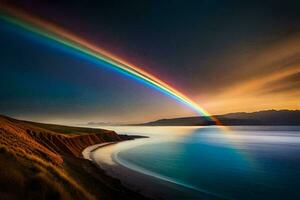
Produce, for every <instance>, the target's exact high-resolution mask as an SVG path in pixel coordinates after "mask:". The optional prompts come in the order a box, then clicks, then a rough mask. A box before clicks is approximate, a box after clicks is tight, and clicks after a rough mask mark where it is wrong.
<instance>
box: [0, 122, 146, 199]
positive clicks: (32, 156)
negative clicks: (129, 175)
mask: <svg viewBox="0 0 300 200" xmlns="http://www.w3.org/2000/svg"><path fill="white" fill-rule="evenodd" d="M124 139H132V138H131V137H129V136H125V135H118V134H116V133H115V132H114V131H109V130H103V129H90V128H80V127H69V126H59V125H52V124H41V123H35V122H28V121H21V120H16V119H13V118H9V117H5V116H0V163H1V165H0V196H1V199H144V197H142V196H140V195H139V194H137V193H135V192H132V191H130V190H128V189H126V188H125V187H123V186H122V185H121V183H120V182H119V181H118V180H117V179H113V178H111V177H109V176H107V175H106V174H105V173H104V171H102V170H101V169H99V168H97V167H96V166H94V165H93V164H92V163H91V162H90V161H88V160H84V159H83V158H82V156H81V152H82V150H83V149H84V148H86V147H87V146H90V145H93V144H96V143H102V142H112V141H121V140H124Z"/></svg>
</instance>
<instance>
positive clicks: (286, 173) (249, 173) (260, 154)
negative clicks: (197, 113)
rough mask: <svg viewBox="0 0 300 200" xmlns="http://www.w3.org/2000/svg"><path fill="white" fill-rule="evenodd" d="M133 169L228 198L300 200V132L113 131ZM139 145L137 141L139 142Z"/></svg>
mask: <svg viewBox="0 0 300 200" xmlns="http://www.w3.org/2000/svg"><path fill="white" fill-rule="evenodd" d="M112 129H114V130H116V131H117V132H118V133H124V134H138V135H147V136H150V138H149V139H144V140H142V142H138V143H136V144H135V145H125V146H126V147H122V148H120V149H119V150H118V151H116V153H115V154H114V157H115V159H116V160H117V162H119V163H121V164H123V165H126V166H127V167H130V168H132V169H135V170H138V171H141V172H144V173H146V174H149V175H153V176H156V177H159V178H162V179H164V180H169V181H171V182H175V183H177V184H179V185H181V186H182V187H188V188H193V189H194V190H195V191H199V192H206V193H208V194H213V195H214V196H218V197H224V198H226V199H300V190H299V189H300V127H262V126H260V127H258V126H244V127H242V126H241V127H235V128H230V129H231V130H223V129H220V128H218V127H113V128H112ZM136 141H138V140H136Z"/></svg>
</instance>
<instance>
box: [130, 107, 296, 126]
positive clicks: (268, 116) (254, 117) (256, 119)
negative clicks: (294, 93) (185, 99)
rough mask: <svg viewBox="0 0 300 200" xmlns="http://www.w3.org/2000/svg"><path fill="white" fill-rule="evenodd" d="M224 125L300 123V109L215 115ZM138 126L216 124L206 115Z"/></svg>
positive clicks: (164, 120) (289, 124) (292, 124)
mask: <svg viewBox="0 0 300 200" xmlns="http://www.w3.org/2000/svg"><path fill="white" fill-rule="evenodd" d="M214 117H216V118H218V119H219V120H220V121H221V122H222V124H223V125H227V126H236V125H272V126H277V125H288V126H296V125H300V110H266V111H259V112H252V113H246V112H238V113H229V114H225V115H214ZM135 125H138V126H208V125H215V123H214V122H213V121H210V120H208V119H207V118H205V117H182V118H172V119H160V120H157V121H152V122H147V123H143V124H135Z"/></svg>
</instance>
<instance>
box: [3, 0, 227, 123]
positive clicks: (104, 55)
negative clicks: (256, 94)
mask: <svg viewBox="0 0 300 200" xmlns="http://www.w3.org/2000/svg"><path fill="white" fill-rule="evenodd" d="M1 8H2V11H3V14H1V18H2V19H4V20H5V21H7V22H9V23H10V24H14V25H16V26H18V27H21V28H23V29H25V30H27V31H30V32H32V33H35V34H38V35H40V36H43V37H44V38H47V39H48V40H51V41H54V42H56V43H57V44H60V45H63V46H64V47H68V48H70V49H72V50H76V51H77V52H78V53H80V54H83V55H85V56H89V57H91V58H93V59H96V60H99V61H101V62H105V63H106V64H109V65H110V66H111V67H113V68H115V69H118V70H120V71H121V72H123V73H126V74H128V75H131V76H133V77H135V78H137V79H139V80H142V81H144V82H146V83H147V84H149V85H151V86H153V87H154V88H155V89H157V90H159V91H160V92H163V93H164V94H166V95H169V96H171V97H173V98H174V99H176V100H178V101H180V102H182V103H184V104H185V105H186V106H188V107H190V108H191V109H193V110H194V111H196V112H197V113H198V115H200V116H203V117H206V118H207V119H208V120H211V121H214V122H215V123H216V124H217V125H221V123H220V121H219V120H218V119H217V118H215V117H213V116H211V115H210V114H209V113H208V112H207V111H206V110H205V109H204V108H202V107H201V106H199V105H198V104H197V103H196V102H194V101H193V100H192V99H191V98H189V97H187V96H186V95H184V94H183V93H182V92H180V91H179V90H177V89H175V88H174V87H172V86H170V85H169V84H167V83H166V82H164V81H162V80H161V79H159V78H157V77H156V76H154V75H152V74H150V73H148V72H146V71H145V70H143V69H141V68H139V67H138V66H135V65H133V64H131V63H129V62H127V61H125V60H123V59H121V58H119V57H117V56H115V55H113V54H111V53H109V52H107V51H105V50H104V49H101V48H100V47H98V46H95V45H93V44H92V43H90V42H89V41H87V40H85V39H83V38H81V37H79V36H77V35H75V34H73V33H70V32H68V31H67V30H64V29H63V28H61V27H58V26H56V25H55V24H53V23H50V22H47V21H43V20H41V19H39V18H37V17H34V16H31V15H28V14H26V13H24V12H22V11H20V10H17V9H15V8H11V7H7V6H6V7H5V6H2V7H0V9H1Z"/></svg>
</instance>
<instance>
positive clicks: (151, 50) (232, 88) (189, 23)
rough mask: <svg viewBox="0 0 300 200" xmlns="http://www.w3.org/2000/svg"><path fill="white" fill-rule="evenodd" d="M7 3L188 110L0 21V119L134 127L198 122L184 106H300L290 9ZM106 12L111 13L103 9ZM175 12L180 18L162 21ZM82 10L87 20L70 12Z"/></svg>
mask: <svg viewBox="0 0 300 200" xmlns="http://www.w3.org/2000/svg"><path fill="white" fill-rule="evenodd" d="M7 4H9V6H12V7H14V8H17V10H16V11H15V12H16V15H18V14H19V15H29V16H31V17H33V18H36V19H37V20H42V21H45V22H47V23H49V24H51V25H55V26H56V27H59V28H62V29H63V30H66V31H68V32H70V33H72V34H75V35H78V36H80V38H82V39H85V40H87V41H88V42H90V43H91V44H93V45H95V46H96V47H99V48H102V49H104V50H105V51H108V52H110V53H112V54H114V55H116V56H117V57H121V58H122V59H124V60H126V61H128V62H130V63H133V64H134V65H136V66H138V67H139V68H140V69H142V70H146V71H147V72H149V73H151V74H153V75H154V76H156V77H157V78H159V81H164V82H166V83H167V85H168V87H169V86H170V87H172V88H175V89H176V90H177V91H179V92H182V93H183V94H185V96H187V97H188V99H191V101H189V100H188V101H187V102H188V103H187V104H186V105H188V106H189V105H192V106H191V107H192V109H191V108H189V107H188V106H185V105H183V104H179V103H178V102H177V101H176V100H174V99H172V98H170V97H168V96H166V95H164V94H162V93H160V92H159V91H156V90H154V89H153V88H152V86H151V87H149V86H148V85H145V84H144V83H142V84H141V82H138V81H136V80H134V79H132V78H128V76H124V75H122V74H120V73H116V72H115V71H114V69H108V68H105V67H103V66H102V65H101V64H99V63H95V62H93V61H92V62H91V60H86V59H82V57H80V56H78V53H76V52H73V51H71V50H69V49H65V48H64V47H62V46H59V45H58V44H55V43H52V42H51V41H48V40H47V39H45V38H42V37H37V36H36V35H35V34H34V33H31V32H28V31H26V30H23V29H22V28H19V27H16V26H14V25H13V24H10V23H7V22H5V21H4V20H1V21H0V28H1V35H0V41H1V43H3V44H4V46H6V48H5V49H2V50H1V54H0V55H1V60H2V67H1V73H2V74H3V77H2V79H1V91H2V93H1V94H0V98H1V99H2V103H1V104H0V113H3V114H5V115H9V116H12V117H16V118H22V119H26V120H32V121H39V122H50V123H60V124H76V123H81V122H83V121H85V122H97V121H104V122H111V123H116V122H119V123H120V122H122V123H137V122H142V121H143V122H146V121H153V120H156V119H161V118H177V117H182V116H192V115H197V113H196V112H195V111H194V110H193V102H195V105H196V107H199V108H200V109H201V110H202V108H203V110H204V113H205V112H207V113H208V112H209V113H208V114H206V115H208V116H212V115H221V114H226V113H233V112H255V111H260V110H270V109H275V110H282V109H288V110H295V109H296V110H297V109H298V110H299V109H300V105H299V98H300V92H299V90H298V88H299V86H300V82H299V77H300V63H299V59H297V55H299V54H300V48H299V47H300V31H299V27H298V22H299V21H300V17H299V16H298V15H297V12H296V11H297V9H295V8H296V5H298V3H295V5H294V2H292V1H291V3H290V4H285V7H282V5H280V4H277V3H276V2H273V3H272V4H267V3H261V2H259V1H257V2H256V1H252V2H247V3H245V2H243V3H240V2H234V1H232V2H231V1H230V2H228V3H226V4H224V3H220V2H219V3H214V2H201V3H200V2H191V4H184V6H183V4H182V3H180V2H176V1H174V2H173V3H171V4H168V5H166V4H164V3H162V4H155V3H145V2H140V3H137V2H134V3H132V4H130V3H128V4H124V5H123V6H122V7H124V8H126V10H129V11H132V12H127V11H126V12H125V11H124V10H123V9H119V6H116V4H115V3H113V2H111V3H108V2H107V3H106V4H103V6H99V4H91V3H80V4H77V3H74V5H69V4H67V3H64V2H60V3H54V4H47V3H40V2H38V1H37V2H36V3H35V4H26V3H22V2H14V3H12V2H10V3H7ZM182 6H183V7H182ZM94 7H95V8H97V9H98V10H97V11H96V10H95V8H94ZM110 9H119V12H116V13H113V14H112V13H109V12H107V11H105V10H110ZM164 9H166V12H163V10H164ZM197 9H199V10H202V11H203V13H201V12H199V10H197ZM57 10H59V11H64V12H56V11H57ZM101 10H102V11H103V12H101ZM178 10H181V11H182V12H175V13H176V14H177V15H178V18H180V19H181V20H179V21H178V20H177V19H173V18H171V17H170V13H172V12H174V11H178ZM54 11H55V12H54ZM233 11H239V12H233ZM254 11H255V12H254ZM82 12H83V13H85V14H86V15H79V13H82ZM87 13H93V15H89V14H87ZM78 16H80V18H78ZM124 16H128V18H124ZM262 16H263V17H262ZM159 18H160V19H164V20H161V21H159V20H157V19H159ZM153 20H154V21H155V23H154V21H153ZM165 20H167V21H168V22H170V23H167V21H165ZM78 24H79V26H78ZM183 27H185V29H183ZM251 27H252V28H251ZM245 28H247V31H245ZM171 32H174V33H175V32H176V34H174V35H172V34H171V35H170V34H168V33H171ZM151 35H153V36H152V37H151ZM28 46H30V48H28ZM221 46H222V47H223V48H222V49H220V47H221ZM286 49H288V51H287V50H286ZM15 52H18V56H16V55H15ZM16 58H17V59H16ZM228 72H229V73H228ZM7 85H9V87H7ZM170 91H171V90H170ZM177 91H176V92H177ZM177 94H178V93H175V97H176V95H177ZM167 95H168V94H167ZM179 96H180V95H179ZM181 100H182V99H181ZM184 100H185V99H184ZM196 110H197V109H196ZM201 112H202V111H201ZM200 115H201V113H200Z"/></svg>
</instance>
